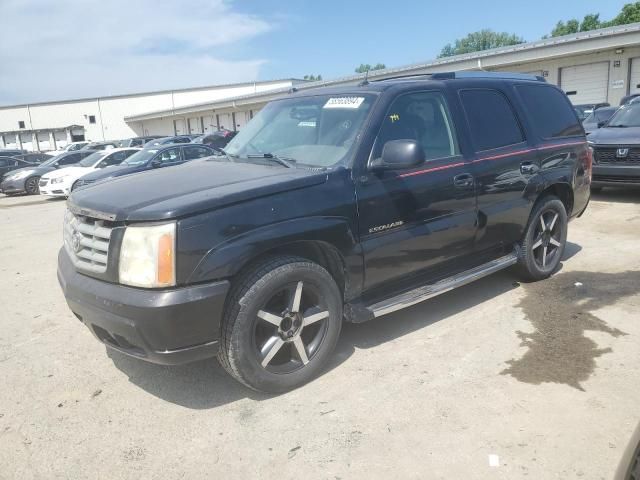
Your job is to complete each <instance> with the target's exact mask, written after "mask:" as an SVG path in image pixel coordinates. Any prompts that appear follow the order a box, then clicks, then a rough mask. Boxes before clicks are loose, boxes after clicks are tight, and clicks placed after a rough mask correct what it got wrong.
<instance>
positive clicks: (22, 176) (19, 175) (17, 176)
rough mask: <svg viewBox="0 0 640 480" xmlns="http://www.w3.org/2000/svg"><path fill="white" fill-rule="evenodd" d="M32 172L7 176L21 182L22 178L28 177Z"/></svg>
mask: <svg viewBox="0 0 640 480" xmlns="http://www.w3.org/2000/svg"><path fill="white" fill-rule="evenodd" d="M31 173H32V172H18V173H14V174H13V175H7V179H11V180H20V179H21V178H24V177H28V176H29V175H30V174H31Z"/></svg>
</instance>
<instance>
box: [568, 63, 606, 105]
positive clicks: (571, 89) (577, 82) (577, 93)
mask: <svg viewBox="0 0 640 480" xmlns="http://www.w3.org/2000/svg"><path fill="white" fill-rule="evenodd" d="M560 88H562V90H564V91H565V93H566V94H567V95H568V96H569V99H570V100H571V103H573V104H574V105H580V104H584V103H600V102H606V101H607V96H608V91H609V62H598V63H590V64H587V65H577V66H575V67H563V68H561V69H560Z"/></svg>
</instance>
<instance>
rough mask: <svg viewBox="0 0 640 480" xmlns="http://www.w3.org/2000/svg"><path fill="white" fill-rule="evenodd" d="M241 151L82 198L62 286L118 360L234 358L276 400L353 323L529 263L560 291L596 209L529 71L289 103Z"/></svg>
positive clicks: (393, 85)
mask: <svg viewBox="0 0 640 480" xmlns="http://www.w3.org/2000/svg"><path fill="white" fill-rule="evenodd" d="M225 152H226V154H225V155H224V156H217V157H211V158H210V159H207V160H205V161H195V162H189V163H187V164H186V165H182V166H180V167H176V168H174V169H158V170H155V171H153V172H149V173H146V174H141V175H129V176H127V177H125V178H121V179H117V180H114V181H110V182H103V183H100V184H97V185H93V186H91V187H89V188H86V189H80V190H78V191H76V192H74V193H73V194H72V195H71V197H70V199H69V202H68V204H67V207H68V210H67V212H66V214H65V219H64V229H63V230H64V232H65V233H64V239H63V247H62V249H61V251H60V253H59V255H58V279H59V282H60V285H61V286H62V289H63V291H64V294H65V297H66V299H67V303H68V305H69V307H70V309H71V310H72V311H73V312H74V313H75V316H76V317H77V318H78V319H80V320H81V321H82V323H84V324H85V325H86V326H87V327H88V328H89V329H90V330H91V332H92V333H93V334H94V335H95V336H96V338H97V339H98V340H99V341H101V342H103V343H104V344H105V345H107V347H108V348H110V349H115V350H117V351H120V352H122V353H125V354H127V355H130V356H132V357H135V358H138V359H142V360H147V361H151V362H156V363H160V364H179V363H186V362H188V361H195V360H201V359H206V358H210V357H213V356H215V355H218V359H219V360H220V363H221V364H222V366H223V367H224V368H225V369H226V370H227V372H228V373H230V374H231V375H232V376H233V377H234V378H236V379H237V380H238V381H240V382H242V383H243V384H244V385H247V386H249V387H250V388H252V389H255V390H259V391H266V392H272V393H275V392H283V391H287V390H290V389H293V388H296V387H299V386H300V385H302V384H304V383H305V382H308V381H309V380H311V379H312V378H314V377H315V376H316V375H318V374H319V373H320V372H322V371H323V369H324V368H326V365H327V363H329V362H330V361H331V354H332V351H333V349H334V347H335V345H336V343H337V341H338V337H339V335H340V330H341V328H342V324H343V321H347V322H355V323H359V322H365V321H369V320H373V319H374V318H377V317H380V316H382V315H386V314H389V313H391V312H395V311H398V310H401V309H403V308H407V307H409V306H411V305H415V304H417V303H419V302H422V301H425V300H427V299H429V298H431V297H434V296H436V295H439V294H441V293H444V292H448V291H450V290H451V289H453V288H456V287H460V286H462V285H466V284H467V283H469V282H471V281H474V280H477V279H480V278H482V277H485V276H487V275H490V274H492V273H494V272H497V271H498V270H502V269H505V268H507V267H510V266H513V265H518V268H519V270H520V272H521V274H522V276H523V277H524V278H526V279H528V280H529V281H533V280H542V279H545V278H547V277H549V276H550V275H552V274H553V273H554V272H555V271H556V269H557V268H558V266H559V264H560V261H561V259H562V258H563V253H564V251H565V245H566V239H567V231H568V222H569V221H570V220H571V219H574V218H577V217H579V216H580V215H581V214H582V213H583V212H584V210H585V209H586V208H587V204H588V202H589V194H590V192H589V185H590V180H591V150H590V149H589V148H588V146H587V142H586V139H585V135H584V130H583V128H582V126H581V125H580V123H579V122H578V118H577V117H576V115H575V113H574V111H573V109H572V108H571V104H570V102H569V100H568V98H567V97H566V95H565V94H564V93H563V92H562V91H561V90H560V89H558V88H557V87H555V86H553V85H549V84H547V83H546V82H544V80H543V79H539V78H538V77H535V76H533V75H525V74H509V73H489V72H463V73H443V74H434V75H433V76H430V77H415V76H413V77H407V78H403V79H388V80H382V81H377V82H369V83H368V84H364V85H363V84H360V86H352V85H350V86H343V87H334V88H317V89H313V90H312V91H309V92H299V93H293V94H291V95H287V96H286V97H284V98H282V99H279V100H275V101H273V102H270V103H269V104H268V105H267V106H266V107H264V109H262V110H261V113H260V115H259V116H258V117H256V118H255V119H253V120H252V121H251V122H250V123H249V124H248V125H247V126H246V127H245V128H244V129H243V130H242V131H241V132H240V133H239V134H238V135H237V136H236V138H234V139H233V141H232V142H231V143H229V145H227V147H226V149H225ZM558 159H560V160H558ZM96 237H98V238H99V241H94V239H95V238H96ZM87 259H90V260H87ZM548 288H552V286H551V285H549V287H548ZM399 348H401V347H399Z"/></svg>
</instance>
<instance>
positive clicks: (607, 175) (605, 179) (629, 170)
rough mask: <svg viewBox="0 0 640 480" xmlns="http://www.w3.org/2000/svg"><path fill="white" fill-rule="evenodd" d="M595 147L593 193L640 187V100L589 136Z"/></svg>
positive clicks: (625, 108)
mask: <svg viewBox="0 0 640 480" xmlns="http://www.w3.org/2000/svg"><path fill="white" fill-rule="evenodd" d="M589 145H591V147H593V149H594V151H595V153H594V157H593V160H594V164H593V187H592V190H593V191H598V190H601V189H602V187H621V186H640V101H638V100H632V101H631V102H630V103H628V104H626V105H623V106H622V107H620V108H619V109H618V110H617V111H616V113H614V114H613V116H612V117H611V118H610V119H609V121H608V122H607V123H606V124H604V126H603V127H602V128H599V129H598V130H596V131H595V132H593V133H592V134H590V135H589Z"/></svg>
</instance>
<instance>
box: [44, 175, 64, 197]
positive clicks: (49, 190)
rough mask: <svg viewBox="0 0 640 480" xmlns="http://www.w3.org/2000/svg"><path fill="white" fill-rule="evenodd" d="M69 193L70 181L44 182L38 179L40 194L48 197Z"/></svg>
mask: <svg viewBox="0 0 640 480" xmlns="http://www.w3.org/2000/svg"><path fill="white" fill-rule="evenodd" d="M70 194H71V184H70V183H51V180H49V181H47V182H46V183H45V182H44V181H43V180H42V179H40V195H49V196H50V197H68V196H69V195H70Z"/></svg>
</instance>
